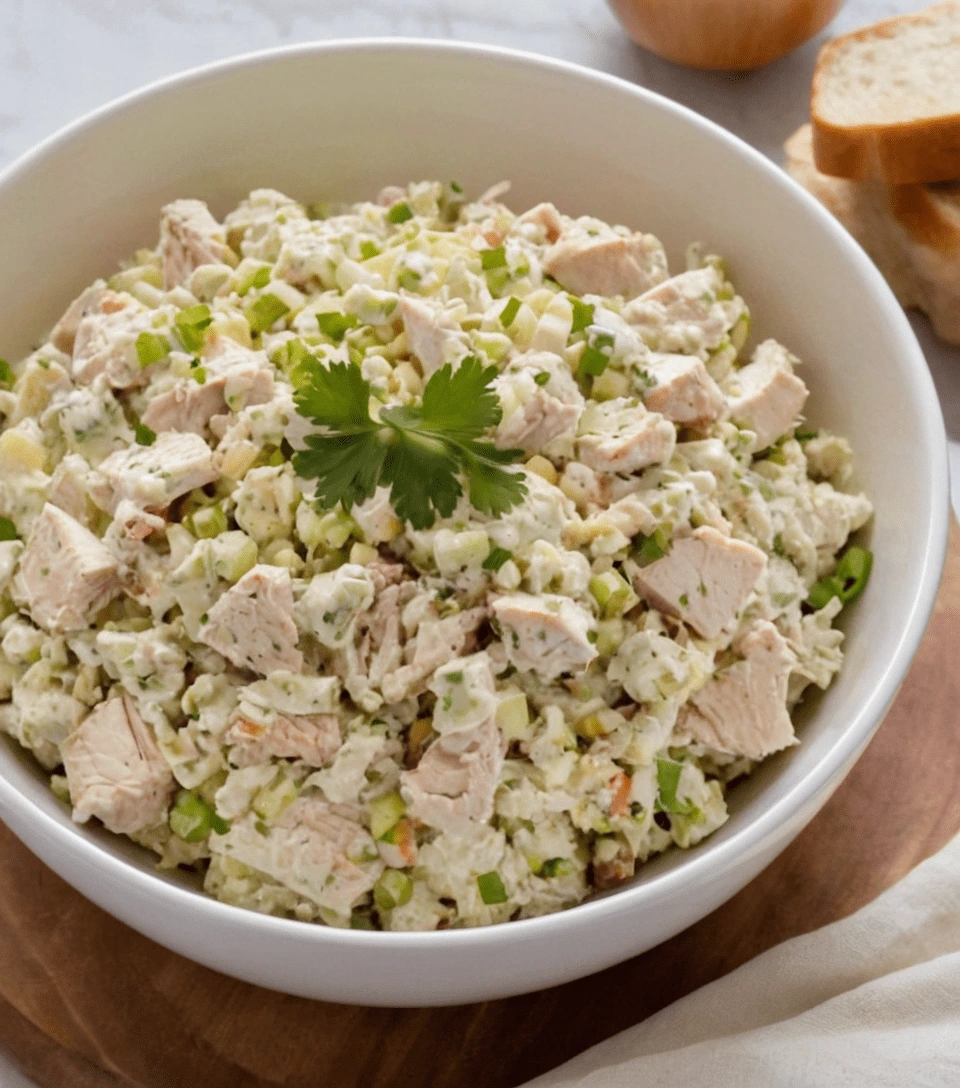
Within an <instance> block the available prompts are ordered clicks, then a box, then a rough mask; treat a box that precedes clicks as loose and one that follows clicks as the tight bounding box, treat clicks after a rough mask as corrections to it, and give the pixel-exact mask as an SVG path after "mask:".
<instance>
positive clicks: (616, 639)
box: [595, 619, 627, 657]
mask: <svg viewBox="0 0 960 1088" xmlns="http://www.w3.org/2000/svg"><path fill="white" fill-rule="evenodd" d="M626 637H627V630H626V626H625V624H624V622H623V620H621V619H612V620H601V621H600V622H599V623H598V624H597V641H596V643H595V645H596V647H597V653H598V654H601V655H602V656H604V657H609V656H610V655H611V654H613V653H615V652H616V651H617V650H618V649H619V647H620V643H621V642H623V640H624V639H625V638H626Z"/></svg>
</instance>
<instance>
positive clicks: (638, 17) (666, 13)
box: [609, 0, 843, 72]
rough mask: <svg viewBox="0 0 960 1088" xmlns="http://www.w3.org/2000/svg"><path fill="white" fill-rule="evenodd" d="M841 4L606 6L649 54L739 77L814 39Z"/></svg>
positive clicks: (835, 0)
mask: <svg viewBox="0 0 960 1088" xmlns="http://www.w3.org/2000/svg"><path fill="white" fill-rule="evenodd" d="M842 3H843V0H609V4H610V7H611V8H613V11H614V13H615V14H616V16H617V18H618V19H619V20H620V22H621V23H622V24H623V27H624V29H625V30H626V32H627V33H628V34H629V35H630V37H631V38H633V40H634V41H635V42H637V43H638V44H639V45H642V46H643V47H644V48H645V49H649V50H650V52H651V53H656V54H657V56H660V57H663V58H664V59H666V60H669V61H673V62H674V63H675V64H684V65H686V66H687V67H689V68H700V69H705V70H709V71H725V72H742V71H749V70H750V69H752V68H760V67H762V66H763V65H764V64H769V63H770V62H771V61H774V60H777V59H778V58H779V57H782V56H784V55H785V54H786V53H789V52H790V51H791V50H792V49H796V48H797V46H798V45H802V44H803V43H804V42H805V41H807V39H808V38H812V37H813V36H814V34H818V33H819V32H820V31H821V30H823V28H824V27H825V26H826V25H827V23H829V22H830V20H831V19H832V18H833V17H834V15H836V13H837V12H838V11H839V9H840V7H841V5H842Z"/></svg>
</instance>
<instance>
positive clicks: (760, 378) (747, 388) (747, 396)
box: [727, 340, 807, 450]
mask: <svg viewBox="0 0 960 1088" xmlns="http://www.w3.org/2000/svg"><path fill="white" fill-rule="evenodd" d="M794 361H795V360H794V358H793V356H791V355H790V353H789V352H788V351H787V350H786V348H784V347H781V346H780V344H778V343H777V342H776V340H765V341H764V342H763V343H762V344H761V345H760V346H759V347H758V348H757V350H756V351H755V352H754V354H753V361H752V362H750V363H748V364H747V365H746V366H745V367H742V368H741V369H740V370H737V371H735V372H734V373H733V374H732V375H731V377H730V380H729V382H728V387H727V400H728V402H729V405H730V418H731V419H732V420H733V422H734V423H736V424H737V425H738V426H741V427H747V428H749V429H750V430H751V431H754V432H755V433H756V435H757V449H760V450H762V449H766V448H767V446H771V445H773V443H774V442H776V440H777V439H778V438H779V437H780V436H781V435H782V434H786V432H787V431H789V430H790V428H791V427H792V426H793V425H794V423H795V421H796V418H797V416H798V415H799V414H800V410H801V409H802V408H803V405H804V403H805V402H806V399H807V387H806V386H805V385H804V384H803V381H802V380H801V379H800V378H798V377H797V376H796V374H794V372H793V363H794Z"/></svg>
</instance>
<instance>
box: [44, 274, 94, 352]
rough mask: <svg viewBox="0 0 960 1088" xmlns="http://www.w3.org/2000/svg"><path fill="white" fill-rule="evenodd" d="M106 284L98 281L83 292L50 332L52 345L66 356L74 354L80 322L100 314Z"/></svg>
mask: <svg viewBox="0 0 960 1088" xmlns="http://www.w3.org/2000/svg"><path fill="white" fill-rule="evenodd" d="M106 286H107V285H106V284H105V283H104V282H103V280H97V282H96V283H94V284H91V286H90V287H88V288H87V289H86V290H85V291H82V292H81V293H80V294H79V295H78V296H77V297H76V298H75V299H74V300H73V302H71V303H70V305H69V306H68V307H67V309H66V312H65V313H64V315H63V317H61V318H60V320H59V321H58V322H57V323H56V325H54V326H53V329H52V330H51V331H50V337H49V339H50V343H51V344H53V346H54V347H55V348H56V349H57V350H58V351H62V352H63V353H64V354H65V355H72V354H73V345H74V341H75V340H76V339H77V329H78V328H79V327H80V322H81V321H82V320H83V319H84V318H85V317H86V316H87V314H89V313H96V312H99V308H100V302H101V300H102V298H103V294H104V291H105V290H106Z"/></svg>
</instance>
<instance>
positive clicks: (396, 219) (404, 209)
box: [387, 200, 413, 223]
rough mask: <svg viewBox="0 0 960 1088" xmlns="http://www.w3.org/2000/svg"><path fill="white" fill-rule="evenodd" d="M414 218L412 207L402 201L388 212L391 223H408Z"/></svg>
mask: <svg viewBox="0 0 960 1088" xmlns="http://www.w3.org/2000/svg"><path fill="white" fill-rule="evenodd" d="M412 218H413V212H412V211H411V210H410V205H409V204H408V203H407V202H406V201H405V200H400V201H398V202H397V203H396V204H394V205H392V207H391V208H390V210H389V211H388V212H387V219H389V221H390V222H391V223H406V221H407V220H408V219H412Z"/></svg>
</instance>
